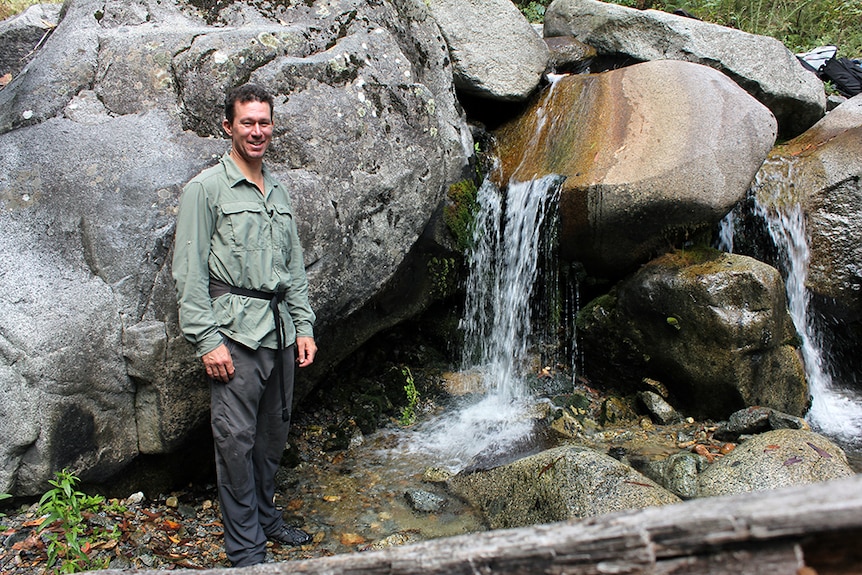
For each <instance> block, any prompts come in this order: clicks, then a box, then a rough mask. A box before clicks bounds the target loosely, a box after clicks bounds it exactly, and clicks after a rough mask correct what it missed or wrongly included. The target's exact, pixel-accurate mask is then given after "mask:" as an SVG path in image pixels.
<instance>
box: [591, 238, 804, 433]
mask: <svg viewBox="0 0 862 575" xmlns="http://www.w3.org/2000/svg"><path fill="white" fill-rule="evenodd" d="M578 322H579V326H578V328H579V329H578V331H579V333H580V335H581V338H582V342H581V345H582V347H581V349H582V350H583V354H584V357H585V362H584V368H585V370H586V373H587V376H588V378H589V379H590V380H591V382H592V383H593V385H601V386H604V387H609V388H617V389H620V390H623V391H633V390H637V389H641V388H643V386H644V384H643V383H642V382H643V380H644V378H651V379H655V380H658V381H661V382H662V383H663V384H664V385H665V386H666V387H667V389H668V391H669V394H670V397H669V399H670V401H671V403H672V404H673V405H675V406H676V407H677V408H678V409H679V410H681V411H682V412H683V413H684V414H686V415H693V416H700V417H707V418H714V419H726V418H727V417H728V416H729V415H730V414H731V413H733V412H734V411H736V410H738V409H742V408H743V407H747V406H751V405H763V406H768V407H771V408H773V409H777V410H779V411H783V412H786V413H790V414H793V415H803V414H804V413H805V411H806V410H807V408H808V389H807V384H806V381H805V375H804V371H803V367H802V362H801V360H800V358H799V354H798V353H797V348H796V343H797V338H796V332H795V329H794V327H793V323H792V321H791V319H790V316H789V315H788V312H787V304H786V297H785V293H784V283H783V281H782V279H781V276H780V274H779V272H778V271H777V270H776V269H775V268H773V267H771V266H769V265H767V264H764V263H762V262H759V261H757V260H754V259H752V258H749V257H746V256H739V255H732V254H726V253H721V252H718V251H716V250H711V249H699V250H692V251H685V252H682V251H678V252H674V253H671V254H667V255H665V256H662V257H661V258H658V259H656V260H654V261H652V262H650V263H649V264H648V265H646V266H644V267H643V268H642V269H641V270H639V271H638V272H637V273H636V274H634V275H633V276H631V277H630V278H629V279H627V280H625V281H623V282H621V283H620V284H619V285H617V287H615V288H614V290H613V291H612V293H611V294H608V295H606V296H604V297H602V298H600V299H598V300H596V301H594V302H593V303H592V304H590V305H588V306H587V307H586V308H585V309H584V310H583V311H582V312H581V314H580V315H579V318H578ZM591 357H592V358H602V361H590V358H591Z"/></svg>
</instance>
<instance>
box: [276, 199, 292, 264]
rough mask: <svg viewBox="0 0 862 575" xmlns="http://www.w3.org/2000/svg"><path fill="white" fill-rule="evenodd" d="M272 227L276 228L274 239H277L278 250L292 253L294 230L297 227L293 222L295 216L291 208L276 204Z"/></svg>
mask: <svg viewBox="0 0 862 575" xmlns="http://www.w3.org/2000/svg"><path fill="white" fill-rule="evenodd" d="M272 220H273V222H272V225H273V228H274V233H273V238H275V242H276V246H275V247H276V248H280V249H281V250H282V251H284V252H288V253H289V252H290V249H291V247H292V243H293V242H292V241H291V238H292V237H293V231H292V230H293V228H294V226H295V225H296V224H295V223H294V221H293V214H292V213H291V211H290V207H288V206H285V205H282V204H275V205H273V216H272Z"/></svg>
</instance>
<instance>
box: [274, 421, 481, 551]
mask: <svg viewBox="0 0 862 575" xmlns="http://www.w3.org/2000/svg"><path fill="white" fill-rule="evenodd" d="M399 434H400V431H399V430H398V429H384V430H380V431H378V432H376V433H374V434H372V435H369V436H366V437H364V438H363V439H362V442H361V443H359V444H357V445H353V446H352V447H351V448H350V449H348V450H346V451H339V452H332V453H326V452H322V451H319V450H318V451H316V452H315V451H314V449H315V445H316V444H317V443H318V442H317V441H315V438H314V437H305V438H304V439H305V440H306V448H308V449H311V451H309V452H306V453H303V454H302V457H303V458H304V459H306V461H303V462H302V463H300V464H299V465H297V466H296V467H293V468H290V469H283V470H282V471H281V472H280V474H279V477H278V482H279V486H280V495H279V497H280V498H281V500H280V501H277V503H278V504H279V505H280V506H282V507H283V508H284V509H285V516H286V518H287V520H288V522H293V523H295V524H297V525H302V526H304V528H305V529H307V530H308V531H309V532H310V533H311V534H312V536H313V537H315V541H316V542H317V548H318V553H317V554H318V555H319V554H320V553H319V551H320V550H325V551H326V552H329V553H332V554H337V553H348V552H355V551H363V550H368V549H375V548H382V547H387V546H391V545H400V544H403V543H408V542H414V541H422V540H427V539H436V538H439V537H448V536H452V535H460V534H464V533H471V532H478V531H484V530H485V529H486V528H485V526H484V525H483V523H482V520H481V518H480V517H479V516H478V514H477V513H476V512H475V511H474V510H473V509H472V508H470V507H468V506H467V505H465V504H464V503H463V502H461V501H460V500H459V499H458V498H455V497H452V496H450V495H449V494H447V493H446V490H445V489H444V488H443V486H442V485H440V484H437V483H434V482H432V481H429V480H428V476H427V475H426V469H427V468H428V460H427V458H426V457H423V455H422V454H416V453H413V454H411V453H408V452H406V451H404V450H403V449H400V448H399V443H400V438H399ZM306 435H307V433H306ZM415 491H420V492H427V493H430V494H432V495H433V496H437V497H439V498H442V500H443V503H442V504H441V505H440V506H439V509H437V510H434V511H417V510H416V509H414V507H413V506H412V505H411V504H410V502H409V501H408V497H407V495H406V494H407V493H408V492H415Z"/></svg>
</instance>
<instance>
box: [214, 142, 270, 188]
mask: <svg viewBox="0 0 862 575" xmlns="http://www.w3.org/2000/svg"><path fill="white" fill-rule="evenodd" d="M221 163H222V164H223V165H224V170H225V174H226V175H227V179H228V181H229V182H230V187H232V188H234V187H236V185H237V184H239V183H240V182H248V179H247V178H246V177H245V176H244V175H243V173H242V170H240V169H239V166H237V165H236V162H234V161H233V158H231V157H230V150H228V151H227V152H225V154H224V155H223V156H222V157H221ZM262 172H263V183H264V187H266V188H275V187H277V186H278V182H277V181H276V180H273V179H272V177H271V176H270V174H269V168H267V167H266V164H263V166H262ZM249 183H251V182H249ZM265 191H266V190H264V192H265Z"/></svg>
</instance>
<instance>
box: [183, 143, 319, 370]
mask: <svg viewBox="0 0 862 575" xmlns="http://www.w3.org/2000/svg"><path fill="white" fill-rule="evenodd" d="M263 178H264V188H265V190H266V193H265V194H261V193H260V191H259V190H258V189H257V186H255V185H254V184H252V183H251V182H250V181H249V180H247V179H246V178H245V176H243V174H242V172H241V171H240V170H239V168H238V167H237V165H236V164H235V163H234V161H233V160H232V159H231V158H230V156H229V154H225V155H224V156H222V158H221V160H220V161H219V163H218V164H217V165H215V166H213V167H211V168H208V169H206V170H204V171H203V172H201V173H200V174H198V175H197V176H196V177H195V178H193V179H192V180H191V181H190V182H189V183H188V184H186V186H185V188H183V193H182V196H181V197H180V206H179V213H178V214H177V231H176V239H175V244H174V258H173V276H174V281H175V282H176V288H177V303H178V306H179V322H180V329H182V331H183V334H184V335H185V337H186V339H188V340H189V341H191V342H192V343H193V344H194V345H195V348H196V350H197V354H198V356H202V355H204V354H205V353H208V352H210V351H212V350H213V349H215V348H216V347H218V346H219V344H221V343H222V342H223V341H224V340H223V336H224V337H228V338H230V339H232V340H234V341H236V342H239V343H241V344H243V345H245V346H247V347H250V348H252V349H257V348H258V347H260V346H263V347H268V348H276V347H277V343H276V333H275V319H274V318H273V314H272V310H271V309H270V307H269V301H267V300H264V299H257V298H250V297H246V296H241V295H235V294H230V293H228V294H225V295H222V296H219V297H217V298H214V299H213V298H210V294H209V281H210V278H211V277H212V278H214V279H217V280H220V281H222V282H224V283H226V284H228V285H231V286H236V287H240V288H246V289H252V290H259V291H265V292H276V291H279V290H285V291H286V295H285V298H284V300H283V301H282V302H281V304H280V306H279V311H280V312H281V317H282V318H283V319H284V324H285V332H286V333H285V340H284V341H285V345H291V344H293V343H294V342H295V341H296V336H297V335H299V336H308V337H313V336H314V331H313V328H312V325H313V324H314V320H315V316H314V312H312V310H311V306H310V305H309V303H308V281H307V279H306V276H305V264H304V262H303V259H302V247H301V245H300V243H299V235H298V233H297V229H296V220H295V218H294V215H293V208H292V207H291V203H290V197H289V196H288V193H287V190H286V189H285V188H284V186H282V185H281V184H280V183H279V182H278V181H277V180H276V179H275V178H274V177H273V176H272V175H271V174H270V173H269V171H268V170H267V168H266V166H264V169H263Z"/></svg>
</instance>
